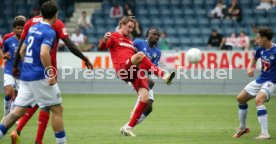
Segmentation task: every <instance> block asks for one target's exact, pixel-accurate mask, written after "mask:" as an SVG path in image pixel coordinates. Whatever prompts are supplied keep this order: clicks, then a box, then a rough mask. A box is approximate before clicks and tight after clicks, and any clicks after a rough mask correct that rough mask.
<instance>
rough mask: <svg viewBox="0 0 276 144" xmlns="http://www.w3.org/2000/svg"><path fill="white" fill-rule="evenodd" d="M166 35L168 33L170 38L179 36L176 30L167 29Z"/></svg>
mask: <svg viewBox="0 0 276 144" xmlns="http://www.w3.org/2000/svg"><path fill="white" fill-rule="evenodd" d="M166 33H167V35H168V37H174V36H176V35H177V31H176V29H175V28H167V29H166Z"/></svg>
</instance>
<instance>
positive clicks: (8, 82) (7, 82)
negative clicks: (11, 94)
mask: <svg viewBox="0 0 276 144" xmlns="http://www.w3.org/2000/svg"><path fill="white" fill-rule="evenodd" d="M8 85H11V86H12V87H14V86H15V78H14V77H13V76H12V75H9V74H4V87H5V86H8Z"/></svg>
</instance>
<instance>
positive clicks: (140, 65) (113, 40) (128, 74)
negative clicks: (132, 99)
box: [100, 17, 175, 136]
mask: <svg viewBox="0 0 276 144" xmlns="http://www.w3.org/2000/svg"><path fill="white" fill-rule="evenodd" d="M134 27H135V19H133V18H132V17H124V18H123V19H122V20H121V21H120V22H119V30H118V31H117V32H112V33H111V32H107V33H105V36H104V39H103V40H102V41H101V42H100V49H104V48H109V50H110V54H111V59H112V62H113V66H114V68H115V71H116V74H117V76H118V77H119V78H120V79H122V80H123V81H125V82H131V83H132V85H133V87H134V89H135V90H136V92H137V93H138V95H139V97H140V102H139V103H138V105H137V107H136V108H135V110H134V114H133V115H132V117H131V119H130V121H129V122H128V123H127V124H126V125H124V126H123V127H122V128H121V129H120V132H121V134H123V135H125V136H135V134H134V133H133V132H132V129H133V127H134V126H135V125H136V124H137V121H138V120H139V118H140V117H141V115H142V113H143V112H144V111H145V109H146V107H147V105H148V103H149V95H148V90H149V88H148V79H147V77H146V74H145V72H146V71H151V72H153V73H154V74H155V75H157V76H158V77H160V78H162V79H163V80H165V83H166V84H168V85H170V84H171V82H172V79H173V78H174V76H175V72H172V73H171V74H165V72H164V71H163V70H161V69H159V68H158V67H156V66H155V65H154V64H153V63H152V62H151V61H150V60H149V59H148V58H147V56H146V55H145V54H144V53H143V52H137V51H136V49H135V48H134V46H133V43H132V41H131V40H130V39H129V37H128V36H129V35H130V34H131V32H132V31H133V29H134ZM141 70H144V71H141Z"/></svg>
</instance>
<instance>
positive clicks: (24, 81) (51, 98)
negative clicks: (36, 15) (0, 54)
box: [0, 1, 66, 144]
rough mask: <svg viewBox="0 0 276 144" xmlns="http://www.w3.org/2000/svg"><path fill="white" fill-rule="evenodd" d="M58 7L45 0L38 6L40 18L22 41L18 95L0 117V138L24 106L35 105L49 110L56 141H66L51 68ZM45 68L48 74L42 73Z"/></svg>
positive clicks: (59, 103)
mask: <svg viewBox="0 0 276 144" xmlns="http://www.w3.org/2000/svg"><path fill="white" fill-rule="evenodd" d="M57 11H58V6H57V4H56V3H55V2H53V1H49V2H46V3H44V4H43V5H42V7H41V13H42V16H43V19H42V21H41V22H39V23H38V24H36V25H34V26H32V27H31V28H30V30H29V33H28V35H27V37H26V40H25V41H24V44H23V46H22V49H21V51H20V54H21V56H22V58H23V57H24V58H23V62H22V71H21V74H20V80H21V82H20V87H19V91H18V97H17V98H16V99H15V109H14V110H13V111H12V112H11V113H9V114H8V115H7V116H5V117H4V119H3V122H2V123H1V125H0V138H2V137H3V136H4V135H5V134H6V133H7V131H8V130H9V129H10V128H11V127H12V125H13V124H14V123H15V122H16V120H18V119H19V118H20V117H21V116H22V115H23V114H25V112H26V111H27V107H28V106H34V105H36V104H38V105H39V107H40V108H47V109H50V110H51V112H52V127H53V130H54V132H55V137H56V142H57V143H58V144H66V137H65V131H64V126H63V118H62V113H63V112H62V111H63V108H62V106H61V102H62V100H61V95H60V91H59V88H58V85H57V83H56V79H55V76H54V72H53V68H52V67H51V66H52V64H51V56H50V51H51V49H52V48H53V45H54V41H55V38H56V32H55V31H54V30H53V28H52V27H51V25H53V24H54V22H55V20H56V19H57V14H58V13H57ZM46 69H48V73H47V74H49V75H45V70H46Z"/></svg>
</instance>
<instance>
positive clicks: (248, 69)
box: [247, 57, 257, 77]
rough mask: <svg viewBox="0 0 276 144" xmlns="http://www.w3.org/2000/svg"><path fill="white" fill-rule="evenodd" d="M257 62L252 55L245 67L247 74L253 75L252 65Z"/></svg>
mask: <svg viewBox="0 0 276 144" xmlns="http://www.w3.org/2000/svg"><path fill="white" fill-rule="evenodd" d="M256 63H257V59H256V58H255V57H253V58H252V59H251V60H250V62H249V65H248V67H247V75H248V76H249V77H253V76H254V66H255V65H256Z"/></svg>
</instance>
